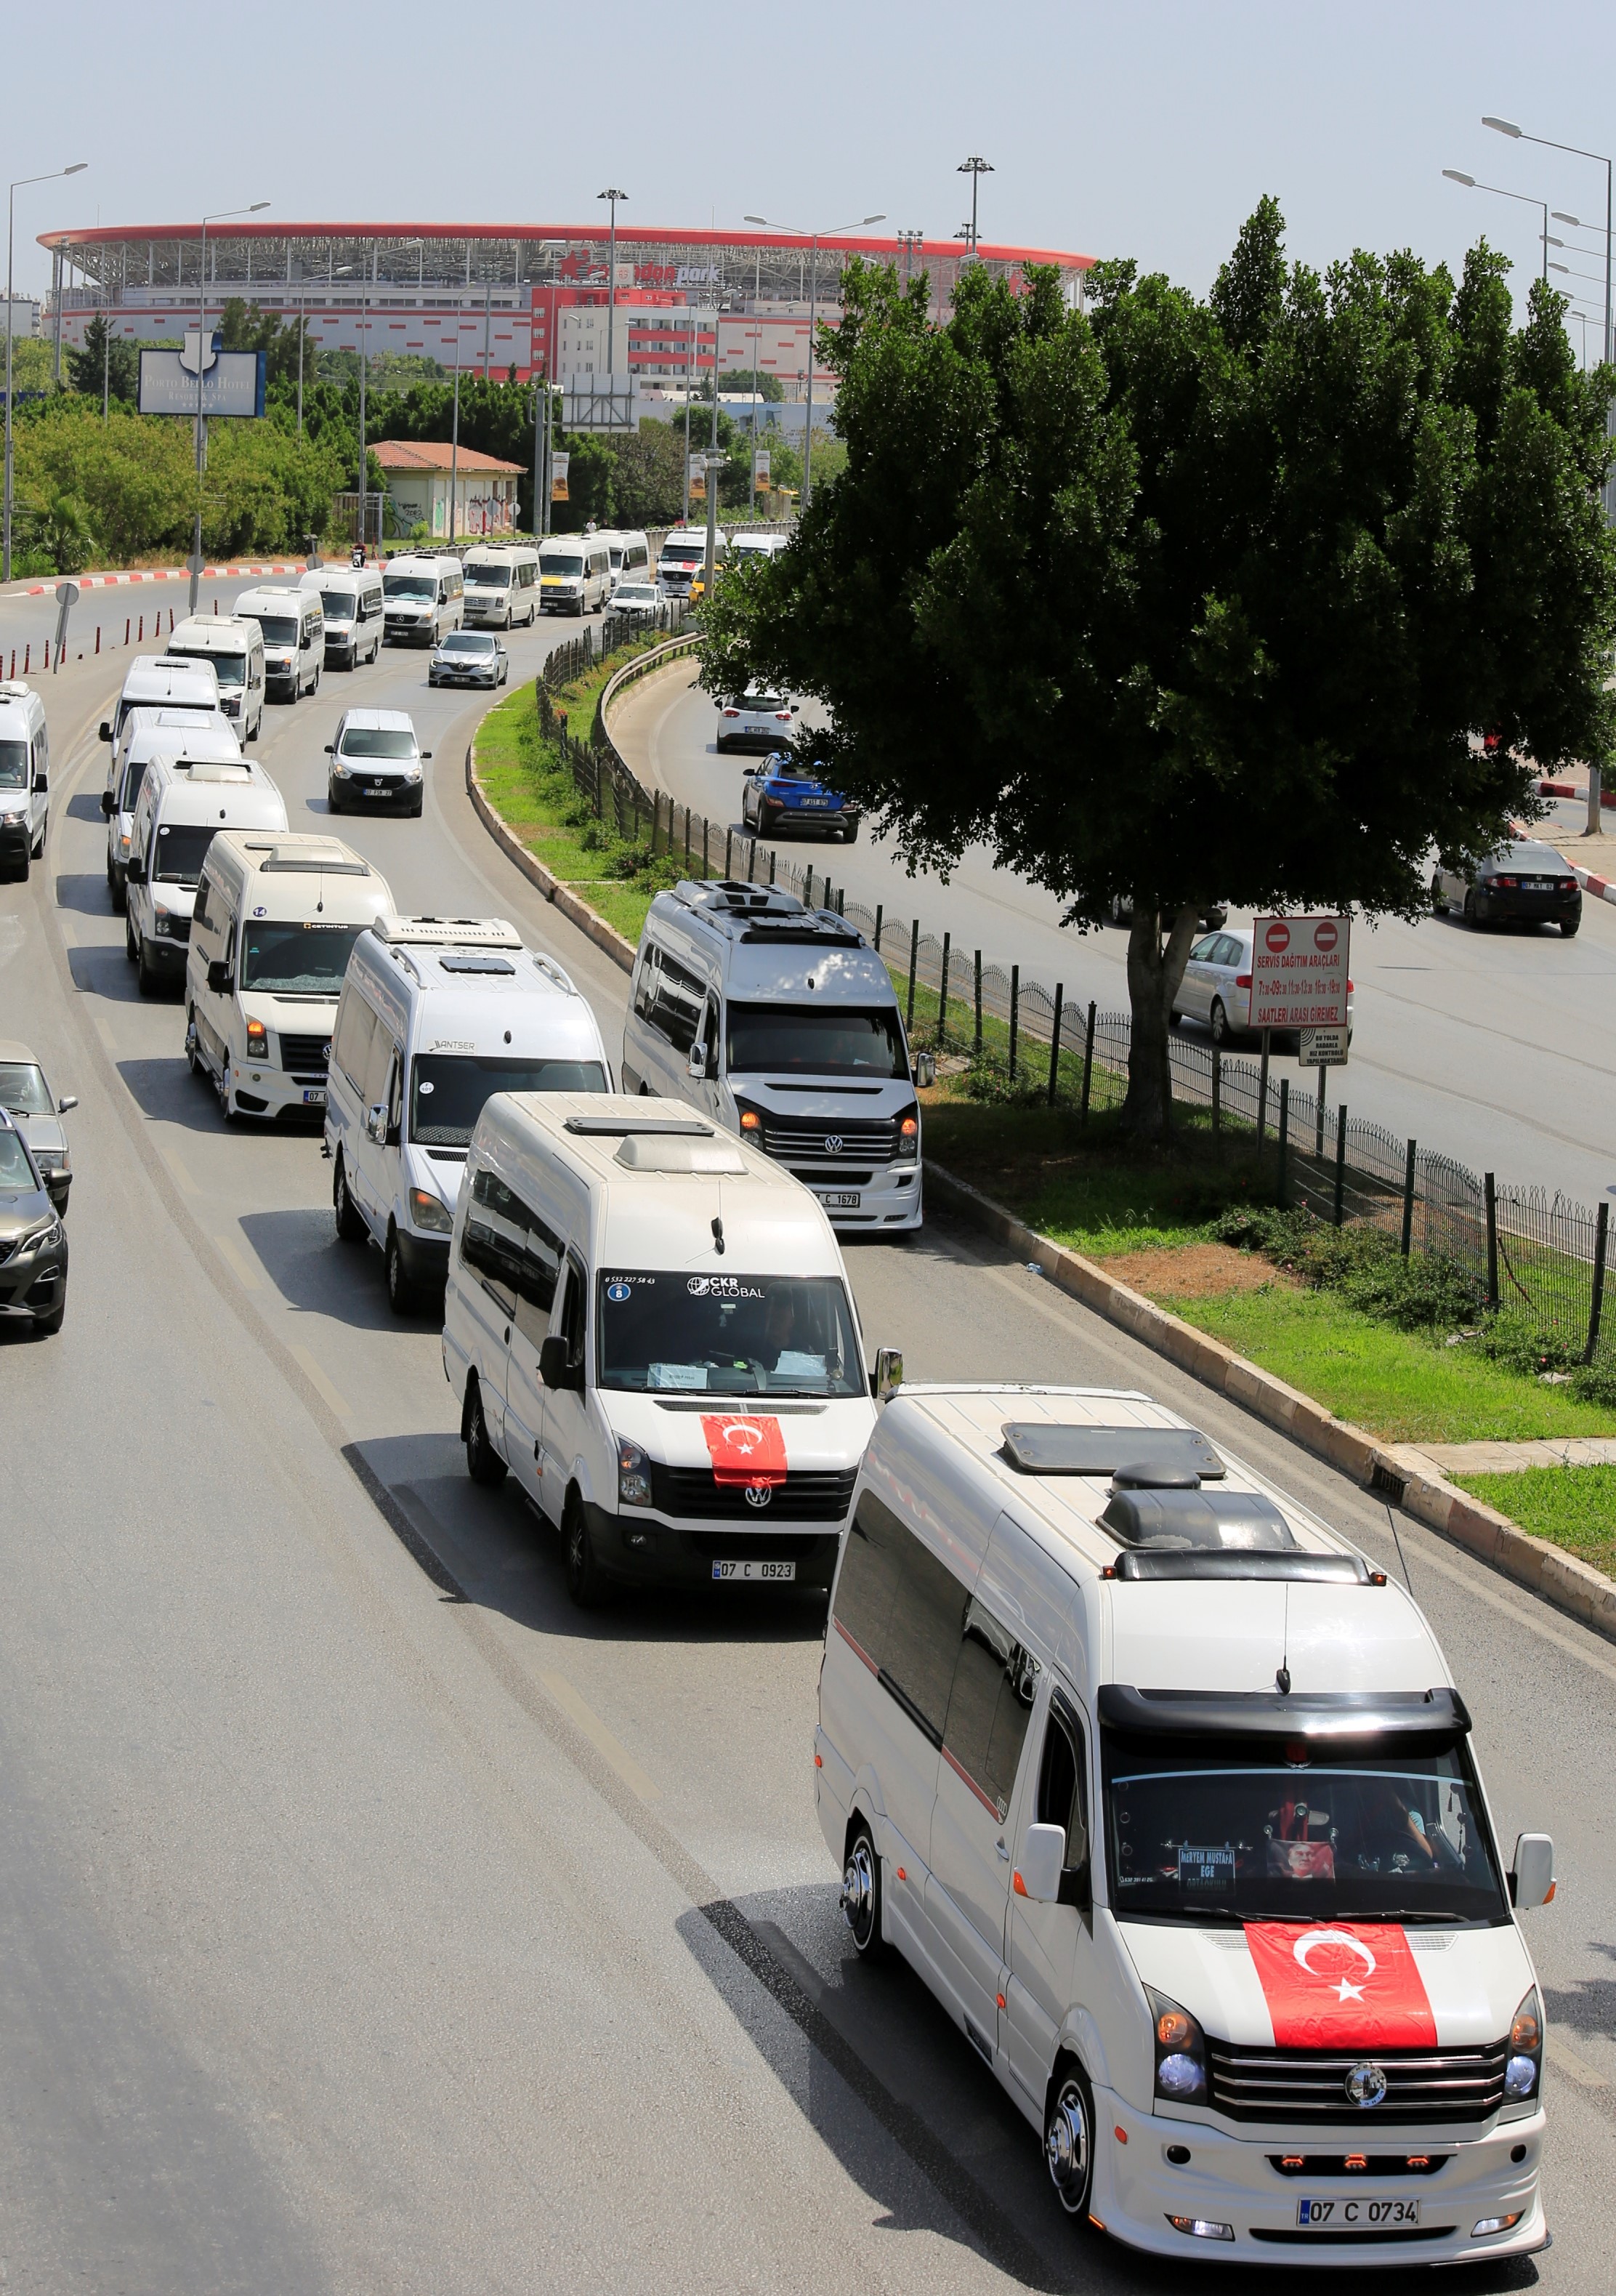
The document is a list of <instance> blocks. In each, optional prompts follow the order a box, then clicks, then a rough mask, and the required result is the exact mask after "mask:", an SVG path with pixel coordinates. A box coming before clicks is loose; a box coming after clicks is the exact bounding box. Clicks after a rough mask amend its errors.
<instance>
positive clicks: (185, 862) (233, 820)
mask: <svg viewBox="0 0 1616 2296" xmlns="http://www.w3.org/2000/svg"><path fill="white" fill-rule="evenodd" d="M170 738H171V739H172V737H170ZM285 827H286V807H285V804H284V802H283V801H282V796H281V792H280V791H279V790H278V789H277V788H276V787H275V785H274V783H273V782H272V781H271V779H270V778H269V775H267V774H266V773H265V771H264V770H263V768H262V767H259V766H257V765H254V764H253V763H252V761H251V760H250V759H249V758H193V757H192V755H191V754H190V753H189V752H188V751H187V750H184V749H183V748H181V747H180V746H178V745H177V744H175V746H174V747H172V748H169V749H160V748H159V749H156V750H153V752H152V755H151V761H150V762H149V764H148V765H147V767H146V770H145V773H144V775H143V776H142V779H141V785H140V795H139V796H138V797H137V798H136V799H135V813H134V817H133V820H132V822H131V824H130V832H129V858H128V862H127V865H126V869H125V901H124V910H125V915H124V953H125V955H127V958H128V960H129V962H130V964H133V965H136V966H138V968H139V976H140V993H141V995H142V996H155V995H156V994H157V991H158V989H159V988H160V987H161V986H162V985H163V983H164V981H165V980H177V978H178V977H179V975H180V974H181V973H183V972H184V970H185V955H186V951H187V949H188V947H189V946H190V941H191V917H192V908H193V907H194V906H195V902H196V898H197V887H198V886H199V885H200V882H201V879H202V865H203V864H204V862H205V861H206V860H207V857H208V848H209V846H210V845H211V844H212V843H213V840H214V839H215V838H216V836H217V835H218V833H219V832H220V831H221V830H222V829H260V830H264V829H284V828H285Z"/></svg>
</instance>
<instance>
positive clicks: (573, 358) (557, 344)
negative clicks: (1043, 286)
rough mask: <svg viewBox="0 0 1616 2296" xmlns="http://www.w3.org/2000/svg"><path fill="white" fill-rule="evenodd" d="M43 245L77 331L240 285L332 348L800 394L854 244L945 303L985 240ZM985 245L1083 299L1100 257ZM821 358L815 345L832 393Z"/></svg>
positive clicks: (305, 232) (131, 323)
mask: <svg viewBox="0 0 1616 2296" xmlns="http://www.w3.org/2000/svg"><path fill="white" fill-rule="evenodd" d="M40 245H41V246H42V247H44V248H45V250H46V251H47V252H48V253H49V254H50V256H51V258H52V291H51V298H50V301H49V303H48V304H47V306H46V308H45V315H44V327H45V332H48V333H51V334H53V336H54V338H55V340H56V342H57V344H58V348H59V350H60V347H61V345H62V344H74V345H77V344H80V343H82V341H83V340H84V334H85V330H86V327H87V326H88V325H89V324H90V323H91V321H92V320H93V319H94V318H95V317H96V316H98V315H104V316H106V318H107V320H108V321H109V323H110V326H111V328H112V330H113V332H114V334H115V335H119V336H123V337H126V338H127V339H128V340H131V341H135V342H154V341H158V340H173V339H174V338H175V337H176V336H177V335H178V334H179V333H180V332H182V331H183V329H184V326H185V325H186V324H187V323H188V322H189V323H190V324H193V325H194V324H195V317H196V313H197V311H198V309H199V307H205V308H206V309H207V311H208V314H209V315H210V316H213V317H215V318H216V316H217V315H218V313H219V311H220V309H221V308H222V307H223V306H224V303H225V302H226V301H228V300H229V299H232V298H233V297H241V298H242V299H245V300H247V301H249V302H256V303H257V304H258V305H259V307H260V308H261V309H263V310H264V311H265V312H273V313H274V314H275V315H276V316H280V317H282V318H283V319H288V320H290V321H292V322H294V323H295V322H297V321H298V319H301V320H302V321H303V323H304V324H305V327H306V340H307V341H308V343H309V344H310V346H311V347H313V348H318V349H321V350H337V349H347V350H357V349H358V348H360V346H361V344H362V342H363V344H364V345H365V347H366V348H368V349H369V350H370V351H371V353H372V354H373V355H380V354H384V353H396V354H403V355H406V356H413V357H424V358H429V359H434V360H436V361H437V363H438V365H441V366H443V367H445V368H453V367H455V366H457V365H458V366H459V367H460V368H461V370H462V371H463V372H466V373H491V374H494V375H496V376H502V375H504V374H507V373H509V372H510V370H511V369H512V368H513V367H514V369H515V370H516V373H517V375H518V378H521V379H523V380H526V378H528V377H529V376H531V375H532V374H533V373H535V371H537V372H540V373H549V374H550V375H551V377H552V378H553V379H554V380H556V381H564V382H565V381H575V380H576V379H579V378H584V377H590V376H600V375H603V374H604V373H605V372H606V370H607V367H608V360H609V365H610V367H611V369H612V371H613V373H614V374H615V375H616V376H617V377H619V378H624V379H629V378H632V379H633V381H635V382H636V383H637V384H639V385H640V386H641V388H642V389H650V390H653V391H654V390H656V389H677V388H678V387H679V385H680V384H681V381H685V380H688V379H691V378H699V377H700V376H701V375H702V374H703V373H710V372H711V371H712V369H713V368H714V365H716V367H717V369H718V373H719V377H720V381H721V383H722V377H723V375H724V374H725V373H736V372H737V371H738V370H744V369H747V368H751V367H754V366H755V367H756V368H757V369H758V370H759V371H760V372H761V373H764V374H773V375H775V376H777V377H778V378H779V381H780V383H781V384H782V386H783V387H784V389H785V392H786V395H787V397H788V398H796V397H798V396H800V395H801V393H802V391H803V389H804V384H805V381H806V377H807V361H808V314H809V305H810V296H811V292H813V293H817V299H818V304H819V310H820V316H821V317H822V318H823V319H825V320H826V321H827V322H828V323H829V324H832V325H834V324H836V323H837V319H838V318H839V316H840V300H839V297H840V280H841V274H842V269H843V266H844V265H845V263H846V262H847V260H848V259H849V258H851V257H852V256H854V255H860V256H863V257H865V258H868V259H873V260H876V261H879V262H895V263H896V264H897V266H898V267H899V269H900V270H901V271H903V272H906V273H907V272H909V271H911V270H912V271H917V272H918V271H924V272H925V273H926V275H927V276H928V278H929V280H930V283H931V294H932V304H933V307H934V309H940V308H943V307H946V305H947V302H948V299H949V297H950V296H951V293H952V292H953V290H954V287H955V285H956V283H957V282H958V280H959V275H960V274H961V272H962V270H963V269H964V268H965V266H967V264H968V263H969V262H970V261H971V259H972V258H971V254H970V251H969V250H968V249H967V248H966V247H964V246H962V245H960V243H959V242H957V241H952V240H948V241H943V242H940V243H938V244H935V245H934V244H931V243H929V242H926V241H925V240H924V239H918V241H917V242H915V243H913V244H910V245H906V244H904V243H903V242H901V241H899V240H897V239H876V238H866V237H864V236H862V235H860V236H855V237H846V238H837V239H827V240H822V241H821V242H820V245H819V250H818V254H817V258H815V256H814V255H813V253H812V250H811V249H810V247H809V244H808V242H806V241H805V240H801V239H796V238H790V237H787V236H785V235H784V234H779V233H773V232H765V231H760V232H741V233H725V232H719V231H659V230H639V231H630V230H628V229H626V228H622V227H620V228H619V230H618V234H617V242H616V290H615V294H613V295H612V296H610V297H609V298H608V284H609V282H608V269H609V267H610V259H611V258H610V241H609V239H608V234H607V231H606V230H605V229H604V228H603V227H600V226H592V227H590V228H588V229H574V228H570V227H568V226H566V225H552V224H523V225H504V224H500V225H495V224H469V225H447V224H426V223H414V224H410V223H394V224H355V223H309V224H284V223H279V224H270V223H245V222H242V223H233V224H227V225H221V226H220V227H218V228H217V229H216V230H214V231H210V232H209V233H208V240H207V258H206V277H205V279H204V277H203V275H202V257H201V234H200V226H199V225H194V224H191V225H186V224H173V225H136V226H128V225H109V226H106V227H104V228H101V229H97V230H94V231H69V232H43V233H41V234H40ZM975 259H976V260H977V261H978V262H980V263H982V264H983V266H985V267H986V268H987V269H988V270H989V271H991V272H993V273H995V274H998V275H1004V276H1008V277H1010V278H1011V279H1014V280H1018V279H1019V278H1020V275H1021V273H1022V268H1023V266H1024V265H1026V264H1029V263H1038V264H1048V265H1051V266H1054V268H1055V269H1056V270H1057V273H1058V274H1059V276H1060V280H1061V283H1062V287H1063V290H1064V291H1065V294H1066V295H1067V297H1068V298H1069V299H1072V300H1073V301H1076V300H1078V299H1080V298H1081V292H1082V279H1083V275H1084V273H1085V272H1086V271H1087V270H1088V269H1089V267H1090V264H1091V262H1092V260H1093V258H1091V257H1090V256H1086V255H1073V254H1069V253H1064V252H1060V251H1058V250H1051V249H1047V248H1031V247H1001V246H996V245H992V244H990V243H988V242H982V243H981V244H980V245H979V246H978V248H977V250H976V256H975ZM811 274H812V275H811ZM608 301H609V303H610V305H611V312H612V317H611V341H610V345H609V352H608ZM823 372H824V371H823V369H822V368H820V366H819V365H817V364H816V366H815V370H814V389H815V393H816V396H817V395H818V393H819V391H820V388H821V382H820V377H821V375H822V374H823ZM829 380H830V379H829V378H828V377H826V378H825V382H826V383H827V384H828V382H829Z"/></svg>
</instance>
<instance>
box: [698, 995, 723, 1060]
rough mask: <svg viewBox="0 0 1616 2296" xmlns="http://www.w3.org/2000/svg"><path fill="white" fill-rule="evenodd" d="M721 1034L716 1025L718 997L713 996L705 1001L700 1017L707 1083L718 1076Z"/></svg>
mask: <svg viewBox="0 0 1616 2296" xmlns="http://www.w3.org/2000/svg"><path fill="white" fill-rule="evenodd" d="M721 1041H722V1031H721V1029H720V1028H719V1025H718V997H717V996H716V994H714V995H713V996H710V997H709V998H708V999H707V1009H706V1013H704V1014H703V1016H702V1023H701V1042H702V1048H703V1050H704V1051H705V1053H706V1070H707V1077H708V1079H709V1081H710V1080H711V1079H712V1078H714V1077H715V1076H716V1075H717V1074H718V1047H719V1045H720V1042H721Z"/></svg>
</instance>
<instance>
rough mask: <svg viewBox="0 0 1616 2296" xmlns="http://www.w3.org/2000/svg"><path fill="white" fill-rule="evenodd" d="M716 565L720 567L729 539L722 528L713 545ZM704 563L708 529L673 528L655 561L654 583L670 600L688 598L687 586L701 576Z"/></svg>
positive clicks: (704, 567)
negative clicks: (657, 583) (661, 587)
mask: <svg viewBox="0 0 1616 2296" xmlns="http://www.w3.org/2000/svg"><path fill="white" fill-rule="evenodd" d="M713 546H714V552H715V553H716V563H717V564H718V565H720V566H722V564H723V562H724V553H725V552H726V551H727V550H728V548H729V537H728V536H727V535H726V534H725V532H724V530H723V529H722V527H720V528H719V529H718V532H717V535H716V537H715V538H714V545H713ZM706 562H707V529H706V527H705V526H676V527H674V528H673V529H672V530H671V531H670V533H669V534H668V535H667V536H666V537H665V540H664V542H663V545H662V550H661V554H660V555H659V556H658V558H657V580H658V581H659V582H660V583H661V585H662V586H663V588H664V589H665V591H666V592H667V594H668V595H669V597H670V598H688V597H689V596H690V585H691V583H692V582H695V581H698V580H699V579H700V578H701V577H702V575H703V574H704V572H705V570H706Z"/></svg>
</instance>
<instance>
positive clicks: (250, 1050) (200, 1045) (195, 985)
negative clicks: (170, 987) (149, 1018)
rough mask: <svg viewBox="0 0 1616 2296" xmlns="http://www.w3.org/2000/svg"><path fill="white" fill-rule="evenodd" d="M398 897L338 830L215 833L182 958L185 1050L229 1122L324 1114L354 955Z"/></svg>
mask: <svg viewBox="0 0 1616 2296" xmlns="http://www.w3.org/2000/svg"><path fill="white" fill-rule="evenodd" d="M392 906H393V896H392V894H391V892H390V891H389V890H388V881H387V879H386V878H385V877H384V876H382V874H381V873H380V871H379V870H376V869H372V868H371V865H370V863H369V862H368V861H367V860H365V859H364V857H363V855H361V854H358V853H355V851H354V849H353V848H352V847H351V846H348V845H344V844H343V843H342V841H341V840H340V839H339V838H336V837H320V836H315V835H313V834H311V833H309V832H292V833H290V834H286V835H282V836H273V835H270V836H262V835H259V836H254V835H251V834H248V835H234V834H230V835H225V836H222V837H217V838H216V839H215V840H214V841H213V844H212V845H211V847H210V848H209V849H208V859H207V864H206V865H205V867H204V868H203V871H202V881H201V885H200V889H199V890H198V893H197V898H196V914H195V915H194V916H193V918H192V928H191V951H190V958H189V962H188V963H187V964H186V967H185V1058H186V1060H187V1061H188V1062H189V1063H190V1066H191V1073H192V1076H197V1077H204V1078H208V1080H209V1081H210V1082H211V1083H212V1084H213V1086H214V1088H215V1089H216V1092H217V1093H218V1095H219V1104H220V1106H221V1107H222V1108H223V1110H224V1119H225V1121H226V1123H229V1122H231V1121H232V1120H233V1119H234V1118H236V1117H238V1116H261V1117H273V1118H276V1119H291V1118H298V1117H309V1116H316V1115H321V1114H322V1112H323V1111H324V1108H325V1080H326V1069H327V1066H328V1064H329V1062H330V1060H331V1023H332V1021H334V1020H335V1018H336V1014H337V999H338V997H339V996H340V994H341V992H342V978H343V975H344V973H345V972H347V962H348V958H349V957H350V956H351V955H353V950H354V943H355V941H356V940H357V939H358V938H359V936H360V934H361V933H362V932H363V931H364V930H365V928H366V926H367V925H371V924H374V923H375V922H376V920H377V918H378V917H380V916H385V915H387V914H388V911H389V910H390V909H391V908H392Z"/></svg>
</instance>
